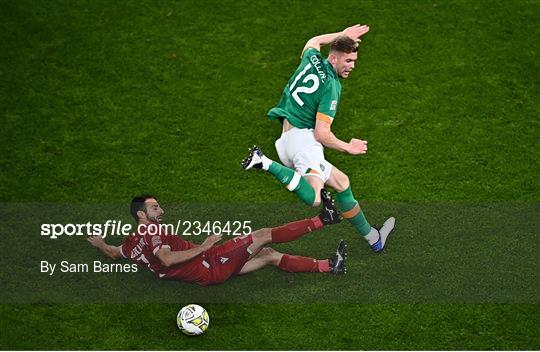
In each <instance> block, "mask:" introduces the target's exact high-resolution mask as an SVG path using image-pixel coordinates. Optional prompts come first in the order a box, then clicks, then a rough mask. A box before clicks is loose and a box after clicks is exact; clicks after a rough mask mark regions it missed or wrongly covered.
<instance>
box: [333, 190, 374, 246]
mask: <svg viewBox="0 0 540 352" xmlns="http://www.w3.org/2000/svg"><path fill="white" fill-rule="evenodd" d="M336 199H337V202H338V204H339V207H340V210H341V213H342V215H343V217H344V218H345V219H347V220H348V221H349V222H350V223H351V225H353V226H354V228H355V229H356V231H358V233H360V234H361V235H362V236H364V237H365V236H368V235H370V233H371V225H370V224H369V223H368V222H367V220H366V217H365V216H364V213H363V212H362V210H361V209H360V206H359V205H358V202H357V201H356V199H354V196H353V194H352V191H351V187H350V186H349V187H348V188H347V189H346V190H344V191H343V192H339V193H337V195H336ZM368 240H369V239H368Z"/></svg>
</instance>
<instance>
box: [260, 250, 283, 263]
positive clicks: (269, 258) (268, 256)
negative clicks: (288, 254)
mask: <svg viewBox="0 0 540 352" xmlns="http://www.w3.org/2000/svg"><path fill="white" fill-rule="evenodd" d="M259 255H261V256H262V257H263V258H264V260H265V261H266V262H267V263H268V264H272V265H279V262H280V261H281V257H282V256H283V254H281V253H280V252H278V251H276V250H275V249H273V248H270V247H264V248H263V249H261V251H260V252H259Z"/></svg>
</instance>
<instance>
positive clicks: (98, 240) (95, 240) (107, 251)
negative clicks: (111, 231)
mask: <svg viewBox="0 0 540 352" xmlns="http://www.w3.org/2000/svg"><path fill="white" fill-rule="evenodd" d="M88 242H90V244H91V245H92V246H94V247H96V248H97V249H99V250H100V251H101V253H103V254H104V255H106V256H107V257H109V258H111V259H120V258H123V256H122V252H121V251H120V247H117V246H111V245H109V244H107V243H105V240H104V239H103V237H101V236H92V237H89V238H88Z"/></svg>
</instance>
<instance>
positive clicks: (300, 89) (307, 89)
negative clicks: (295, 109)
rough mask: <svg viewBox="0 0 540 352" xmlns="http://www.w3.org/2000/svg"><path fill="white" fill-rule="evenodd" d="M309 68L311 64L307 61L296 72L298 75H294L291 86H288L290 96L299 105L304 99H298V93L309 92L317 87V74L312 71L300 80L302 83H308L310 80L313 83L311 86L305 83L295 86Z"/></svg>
mask: <svg viewBox="0 0 540 352" xmlns="http://www.w3.org/2000/svg"><path fill="white" fill-rule="evenodd" d="M310 68H311V64H310V63H308V64H307V65H306V67H304V69H303V70H302V71H301V72H300V73H299V74H298V76H296V78H295V79H294V81H293V83H292V84H291V86H290V88H289V91H290V92H292V93H291V95H292V97H293V98H294V100H295V101H296V103H297V104H298V105H300V106H304V101H303V100H302V99H300V97H299V96H298V93H306V94H311V93H313V92H315V91H317V89H318V88H319V77H317V75H316V74H314V73H311V74H309V75H307V76H306V77H305V78H304V79H303V80H302V83H304V84H306V83H308V82H309V81H312V82H313V85H312V86H311V87H307V86H305V85H304V86H296V84H297V83H298V81H299V80H300V79H301V78H302V77H303V76H304V75H305V74H306V72H307V71H308V70H309V69H310ZM295 87H296V89H295Z"/></svg>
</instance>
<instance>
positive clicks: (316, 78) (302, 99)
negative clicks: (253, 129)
mask: <svg viewBox="0 0 540 352" xmlns="http://www.w3.org/2000/svg"><path fill="white" fill-rule="evenodd" d="M340 95H341V83H340V82H339V78H338V76H337V74H336V71H335V70H334V68H333V67H332V65H331V64H330V63H329V62H328V60H326V59H325V58H323V57H322V55H321V52H320V51H318V50H316V49H314V48H309V49H307V50H306V51H305V52H304V54H303V55H302V61H301V62H300V66H298V68H297V69H296V71H295V72H294V74H293V75H292V77H291V79H289V82H288V83H287V85H286V86H285V89H283V95H282V96H281V100H280V101H279V103H278V105H277V106H276V107H275V108H273V109H270V111H268V117H269V118H270V119H271V120H273V119H275V118H279V117H282V118H286V119H287V120H289V122H290V123H291V125H293V126H295V127H298V128H315V119H316V117H317V113H321V114H323V115H324V116H322V118H324V119H325V120H327V122H329V123H332V121H333V120H334V117H335V116H336V110H337V106H338V104H339V97H340ZM328 120H329V121H328Z"/></svg>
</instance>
